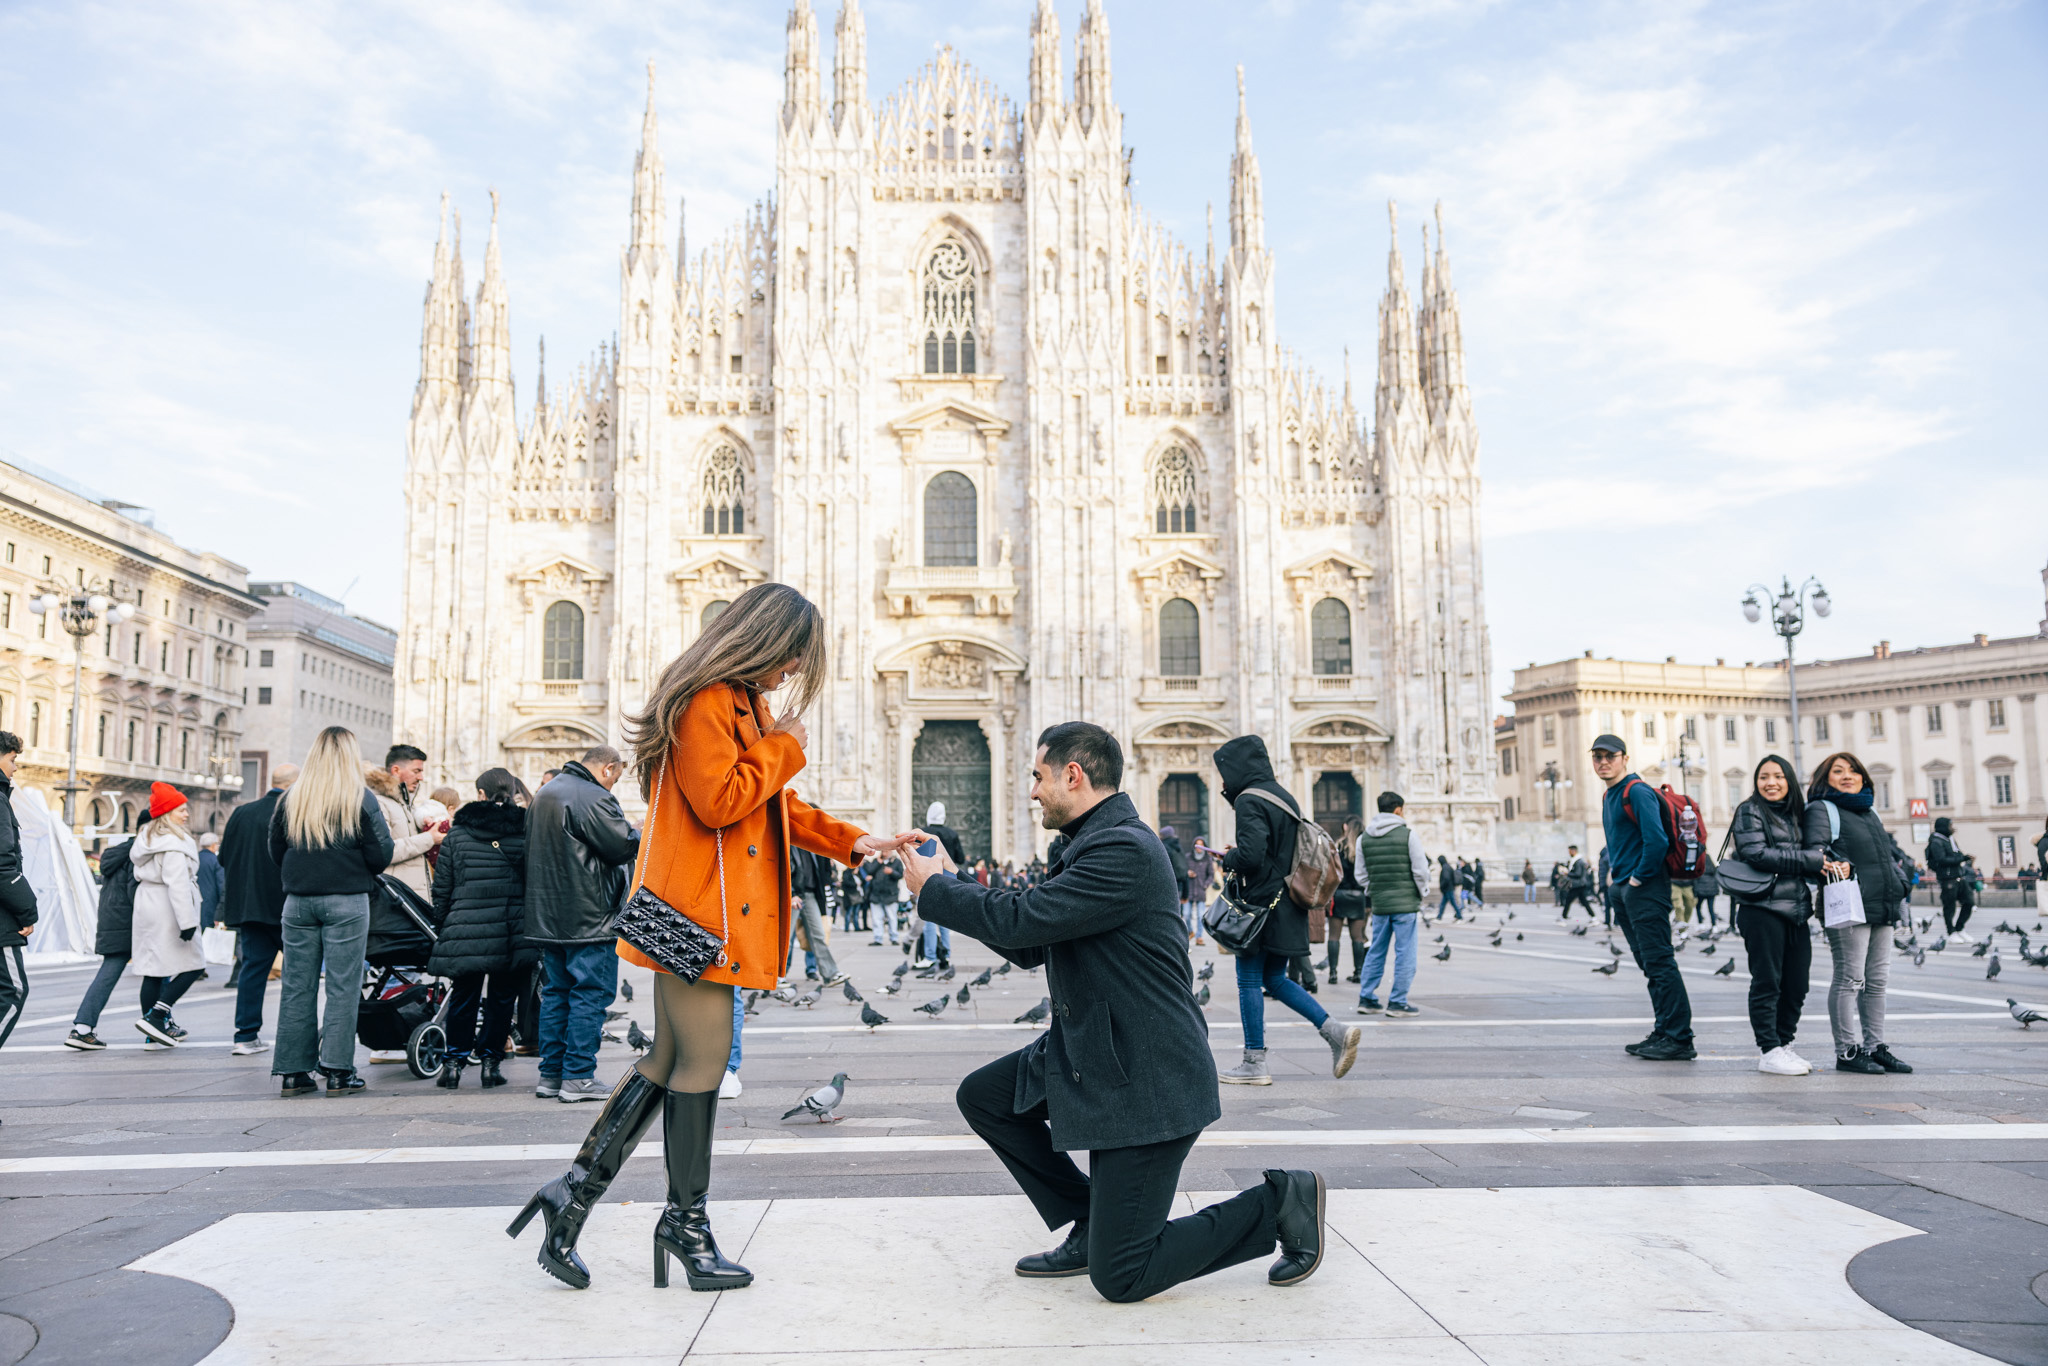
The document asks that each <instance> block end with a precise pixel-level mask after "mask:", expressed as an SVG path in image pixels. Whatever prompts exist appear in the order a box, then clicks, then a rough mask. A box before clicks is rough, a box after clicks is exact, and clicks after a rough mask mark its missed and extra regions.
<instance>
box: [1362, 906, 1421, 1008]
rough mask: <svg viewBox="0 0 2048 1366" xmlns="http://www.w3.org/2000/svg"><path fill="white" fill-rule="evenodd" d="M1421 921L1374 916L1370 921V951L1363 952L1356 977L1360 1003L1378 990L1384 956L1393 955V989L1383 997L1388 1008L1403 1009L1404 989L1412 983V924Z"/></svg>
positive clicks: (1384, 966)
mask: <svg viewBox="0 0 2048 1366" xmlns="http://www.w3.org/2000/svg"><path fill="white" fill-rule="evenodd" d="M1420 918H1421V917H1420V916H1419V915H1416V914H1414V913H1412V912H1411V913H1409V914H1407V915H1376V916H1374V917H1373V918H1372V947H1371V948H1369V949H1367V950H1366V951H1365V966H1364V967H1363V968H1361V969H1359V973H1358V999H1359V1000H1360V1001H1363V1000H1364V999H1365V998H1366V997H1368V996H1370V995H1372V994H1373V992H1375V991H1376V990H1378V989H1379V985H1380V976H1381V974H1383V973H1384V972H1385V971H1386V970H1387V954H1388V952H1389V951H1390V950H1391V951H1392V953H1393V955H1394V986H1393V990H1391V991H1389V992H1388V993H1387V1002H1388V1004H1390V1005H1397V1006H1402V1005H1407V1004H1408V988H1409V986H1410V985H1411V984H1412V983H1413V982H1414V981H1415V922H1416V921H1417V920H1419V919H1420Z"/></svg>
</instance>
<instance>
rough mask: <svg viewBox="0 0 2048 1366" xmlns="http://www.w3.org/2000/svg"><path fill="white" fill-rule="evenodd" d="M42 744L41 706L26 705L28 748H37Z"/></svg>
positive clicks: (32, 703) (39, 704)
mask: <svg viewBox="0 0 2048 1366" xmlns="http://www.w3.org/2000/svg"><path fill="white" fill-rule="evenodd" d="M42 743H43V704H42V703H40V702H31V703H29V704H28V747H29V748H30V749H36V748H39V747H40V746H41V745H42Z"/></svg>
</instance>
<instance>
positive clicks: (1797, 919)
mask: <svg viewBox="0 0 2048 1366" xmlns="http://www.w3.org/2000/svg"><path fill="white" fill-rule="evenodd" d="M1805 814H1806V803H1805V801H1804V800H1803V799H1802V798H1801V797H1800V795H1799V785H1798V783H1797V782H1795V781H1794V780H1793V776H1792V765H1790V764H1788V763H1786V762H1785V761H1784V760H1783V759H1781V758H1779V757H1778V756H1777V755H1775V754H1772V755H1767V756H1765V758H1764V761H1763V762H1762V763H1760V764H1758V765H1757V766H1756V773H1755V775H1754V777H1753V779H1752V780H1751V783H1750V792H1749V797H1748V798H1747V799H1746V800H1745V801H1744V802H1743V803H1742V804H1741V805H1740V806H1738V807H1736V808H1735V816H1734V819H1733V820H1731V821H1730V822H1729V825H1728V836H1729V839H1730V841H1731V842H1732V843H1733V844H1734V846H1735V857H1736V858H1737V859H1739V860H1740V861H1741V862H1743V863H1746V864H1748V865H1749V866H1750V867H1752V868H1754V869H1756V870H1757V871H1758V872H1760V873H1772V874H1775V875H1776V876H1775V877H1774V878H1773V879H1772V881H1771V885H1770V887H1769V889H1768V890H1766V891H1765V892H1763V893H1762V894H1761V895H1753V896H1746V897H1735V903H1736V905H1737V906H1738V907H1739V908H1740V914H1735V915H1732V918H1733V919H1734V921H1735V924H1736V928H1737V929H1738V930H1739V931H1740V932H1741V935H1742V943H1743V947H1744V948H1746V949H1747V950H1748V951H1749V1027H1750V1030H1751V1032H1752V1033H1754V1034H1755V1035H1756V1046H1757V1048H1758V1049H1759V1050H1760V1051H1761V1053H1762V1056H1761V1057H1760V1058H1759V1059H1758V1061H1757V1070H1758V1071H1759V1072H1768V1073H1770V1074H1771V1075H1773V1076H1781V1077H1801V1076H1805V1075H1806V1074H1807V1073H1808V1072H1811V1071H1812V1070H1813V1065H1812V1064H1811V1063H1809V1062H1807V1061H1806V1059H1804V1058H1802V1057H1800V1056H1799V1055H1798V1054H1797V1053H1794V1052H1793V1051H1792V1037H1793V1035H1794V1034H1795V1033H1797V1032H1798V1029H1799V1012H1800V1009H1801V1008H1802V1007H1803V1006H1804V1005H1805V1004H1806V990H1807V984H1808V974H1809V973H1810V972H1811V970H1812V968H1813V939H1812V937H1811V936H1810V935H1808V934H1807V932H1806V918H1807V917H1808V916H1809V915H1811V914H1812V913H1813V898H1812V896H1811V894H1810V893H1809V892H1808V891H1807V888H1806V880H1807V879H1808V878H1817V877H1819V876H1820V871H1821V868H1820V865H1821V851H1820V849H1819V847H1818V846H1815V847H1808V845H1807V843H1806V840H1805V836H1804V835H1803V834H1802V833H1801V831H1802V828H1803V822H1804V818H1805ZM1729 895H1730V896H1731V897H1734V895H1735V894H1734V893H1733V892H1732V891H1731V892H1730V893H1729Z"/></svg>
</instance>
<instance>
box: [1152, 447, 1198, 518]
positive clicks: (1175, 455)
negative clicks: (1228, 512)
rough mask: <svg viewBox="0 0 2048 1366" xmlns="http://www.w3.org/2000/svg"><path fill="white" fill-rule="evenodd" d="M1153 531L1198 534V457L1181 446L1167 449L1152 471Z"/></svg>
mask: <svg viewBox="0 0 2048 1366" xmlns="http://www.w3.org/2000/svg"><path fill="white" fill-rule="evenodd" d="M1152 529H1153V530H1154V531H1155V532H1158V533H1160V534H1161V535H1167V536H1180V535H1193V534H1194V531H1195V458H1194V457H1193V456H1192V455H1189V454H1188V453H1187V451H1185V450H1184V449H1182V448H1181V447H1179V446H1169V447H1167V449H1166V451H1165V453H1164V454H1162V455H1161V456H1160V457H1159V463H1158V465H1157V466H1155V467H1154V468H1153V470H1152Z"/></svg>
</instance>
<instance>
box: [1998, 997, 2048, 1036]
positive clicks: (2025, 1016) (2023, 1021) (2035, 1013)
mask: <svg viewBox="0 0 2048 1366" xmlns="http://www.w3.org/2000/svg"><path fill="white" fill-rule="evenodd" d="M2005 1008H2006V1009H2007V1010H2010V1011H2011V1012H2012V1017H2013V1018H2014V1019H2015V1020H2018V1021H2019V1022H2020V1026H2021V1028H2023V1029H2032V1028H2033V1027H2034V1022H2035V1021H2036V1020H2048V1011H2043V1010H2042V1009H2041V1008H2040V1007H2039V1006H2023V1005H2021V1004H2020V1003H2019V1002H2018V1001H2015V1000H2014V999H2013V998H2012V997H2010V996H2008V997H2006V998H2005Z"/></svg>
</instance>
